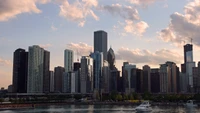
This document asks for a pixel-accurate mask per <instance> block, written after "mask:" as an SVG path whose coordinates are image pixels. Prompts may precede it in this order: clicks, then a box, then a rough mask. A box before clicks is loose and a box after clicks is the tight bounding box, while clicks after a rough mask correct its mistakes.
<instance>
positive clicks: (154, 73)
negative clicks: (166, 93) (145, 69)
mask: <svg viewBox="0 0 200 113" xmlns="http://www.w3.org/2000/svg"><path fill="white" fill-rule="evenodd" d="M151 92H152V93H159V92H160V73H159V69H151Z"/></svg>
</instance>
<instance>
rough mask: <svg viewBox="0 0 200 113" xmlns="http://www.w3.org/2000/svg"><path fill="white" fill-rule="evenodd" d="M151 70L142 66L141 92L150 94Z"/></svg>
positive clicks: (146, 66)
mask: <svg viewBox="0 0 200 113" xmlns="http://www.w3.org/2000/svg"><path fill="white" fill-rule="evenodd" d="M150 74H151V68H150V67H149V66H148V65H145V66H143V90H144V91H145V92H146V91H148V92H151V76H150Z"/></svg>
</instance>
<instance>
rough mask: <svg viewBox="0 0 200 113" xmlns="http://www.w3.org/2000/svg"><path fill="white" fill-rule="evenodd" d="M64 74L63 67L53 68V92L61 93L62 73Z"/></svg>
mask: <svg viewBox="0 0 200 113" xmlns="http://www.w3.org/2000/svg"><path fill="white" fill-rule="evenodd" d="M64 72H65V68H63V67H60V66H58V67H55V68H54V91H55V92H60V93H61V92H62V85H63V78H62V77H63V73H64Z"/></svg>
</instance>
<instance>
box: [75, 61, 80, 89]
mask: <svg viewBox="0 0 200 113" xmlns="http://www.w3.org/2000/svg"><path fill="white" fill-rule="evenodd" d="M80 68H81V63H79V62H75V63H74V73H75V78H76V79H75V87H76V93H80V87H81V85H80V83H81V81H80V73H81V69H80Z"/></svg>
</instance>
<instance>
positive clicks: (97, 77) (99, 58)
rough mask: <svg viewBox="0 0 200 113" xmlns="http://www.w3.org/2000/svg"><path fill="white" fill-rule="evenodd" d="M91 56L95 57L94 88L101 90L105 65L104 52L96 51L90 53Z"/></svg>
mask: <svg viewBox="0 0 200 113" xmlns="http://www.w3.org/2000/svg"><path fill="white" fill-rule="evenodd" d="M90 57H91V58H93V72H94V75H93V77H94V78H93V79H94V81H93V82H94V89H95V90H97V91H100V89H101V79H102V67H103V53H102V52H98V51H95V52H94V53H91V54H90Z"/></svg>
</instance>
